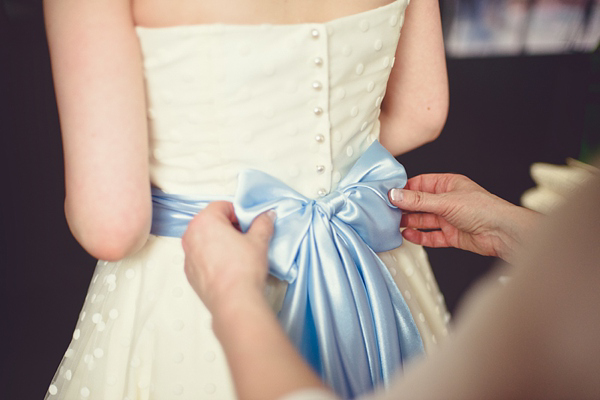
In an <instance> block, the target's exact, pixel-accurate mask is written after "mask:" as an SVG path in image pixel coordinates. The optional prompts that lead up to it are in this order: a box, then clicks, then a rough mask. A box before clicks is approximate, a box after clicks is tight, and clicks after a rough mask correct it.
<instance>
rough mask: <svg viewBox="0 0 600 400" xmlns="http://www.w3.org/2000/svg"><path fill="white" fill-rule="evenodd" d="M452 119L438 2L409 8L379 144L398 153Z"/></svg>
mask: <svg viewBox="0 0 600 400" xmlns="http://www.w3.org/2000/svg"><path fill="white" fill-rule="evenodd" d="M447 115H448V76H447V72H446V59H445V54H444V42H443V38H442V26H441V22H440V9H439V4H438V1H437V0H418V1H413V2H411V4H410V5H409V6H408V8H407V9H406V17H405V20H404V26H403V27H402V31H401V36H400V42H399V44H398V50H397V51H396V61H395V63H394V67H393V69H392V74H391V76H390V80H389V82H388V86H387V92H386V95H385V99H384V100H383V104H382V109H381V137H380V141H381V143H382V144H383V145H384V146H385V147H386V148H387V149H388V150H389V151H390V152H391V153H392V154H394V155H398V154H402V153H406V152H407V151H409V150H412V149H414V148H417V147H419V146H421V145H423V144H425V143H428V142H431V141H432V140H434V139H435V138H437V137H438V136H439V134H440V132H441V130H442V128H443V127H444V124H445V123H446V117H447Z"/></svg>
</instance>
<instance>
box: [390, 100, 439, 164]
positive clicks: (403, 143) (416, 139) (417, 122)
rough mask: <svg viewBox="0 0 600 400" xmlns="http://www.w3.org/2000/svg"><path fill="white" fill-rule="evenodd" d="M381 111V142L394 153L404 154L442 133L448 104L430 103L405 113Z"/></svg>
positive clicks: (431, 140)
mask: <svg viewBox="0 0 600 400" xmlns="http://www.w3.org/2000/svg"><path fill="white" fill-rule="evenodd" d="M386 111H388V110H382V113H381V117H380V120H381V138H380V140H381V143H382V144H383V145H384V146H385V147H386V148H387V149H388V150H389V151H390V152H391V153H392V154H394V155H396V156H397V155H400V154H404V153H406V152H408V151H410V150H413V149H415V148H417V147H420V146H422V145H424V144H427V143H430V142H433V141H434V140H435V139H437V138H438V137H439V136H440V134H441V133H442V129H443V128H444V125H445V124H446V118H447V117H448V105H447V103H445V104H431V105H427V106H423V107H419V108H416V107H415V108H413V109H412V110H410V111H409V112H406V113H395V112H386Z"/></svg>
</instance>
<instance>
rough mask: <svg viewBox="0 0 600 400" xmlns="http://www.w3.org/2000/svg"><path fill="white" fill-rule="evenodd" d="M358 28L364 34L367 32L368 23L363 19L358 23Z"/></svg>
mask: <svg viewBox="0 0 600 400" xmlns="http://www.w3.org/2000/svg"><path fill="white" fill-rule="evenodd" d="M358 27H359V28H360V30H361V31H363V32H366V31H368V30H369V21H367V20H366V19H363V20H362V21H360V23H359V24H358Z"/></svg>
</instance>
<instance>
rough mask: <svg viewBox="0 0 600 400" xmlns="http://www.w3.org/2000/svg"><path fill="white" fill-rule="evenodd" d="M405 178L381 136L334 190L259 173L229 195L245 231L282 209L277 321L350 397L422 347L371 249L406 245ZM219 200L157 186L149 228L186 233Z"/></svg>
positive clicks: (273, 262)
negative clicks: (307, 188) (281, 291)
mask: <svg viewBox="0 0 600 400" xmlns="http://www.w3.org/2000/svg"><path fill="white" fill-rule="evenodd" d="M405 184H406V172H405V171H404V168H403V167H402V165H400V164H399V163H398V162H397V161H396V160H395V159H394V157H392V156H391V155H390V154H389V153H388V152H387V150H385V149H384V148H383V146H381V145H380V144H379V143H378V142H374V143H373V144H372V145H371V146H370V147H369V148H368V149H367V151H366V152H365V153H364V154H363V155H362V156H361V157H360V158H359V159H358V160H357V162H356V163H355V165H354V166H353V167H352V169H351V170H350V171H349V173H348V174H347V175H346V176H345V177H344V178H343V179H342V180H341V182H340V184H339V186H338V188H337V189H336V190H334V191H332V192H331V193H330V194H328V195H326V196H324V197H322V198H319V199H316V200H313V199H309V198H307V197H305V196H303V195H301V194H299V193H298V192H296V191H294V190H293V189H291V188H290V187H289V186H287V185H285V184H284V183H282V182H281V181H279V180H277V179H276V178H273V177H272V176H270V175H268V174H265V173H263V172H260V171H256V170H246V171H243V172H241V173H240V175H239V178H238V188H237V191H236V194H235V196H234V198H233V203H234V208H235V212H236V215H237V217H238V220H239V222H240V226H241V228H242V230H243V231H246V230H247V229H248V227H249V226H250V224H251V222H252V221H253V220H254V218H256V217H257V216H258V215H259V214H261V213H263V212H265V211H268V210H274V211H275V212H276V214H277V220H276V221H275V234H274V236H273V238H272V239H271V244H270V248H269V271H270V273H271V274H273V275H274V276H276V277H277V278H279V279H281V280H284V281H287V282H288V283H289V286H288V289H287V292H286V295H285V299H284V302H283V306H282V309H281V311H280V313H279V320H280V321H281V324H282V325H283V327H284V329H285V330H286V332H287V333H288V335H289V336H290V338H291V340H292V341H293V342H294V344H295V345H296V346H297V348H298V349H299V351H300V352H301V353H302V355H303V356H304V357H305V359H306V360H307V361H308V362H309V363H310V364H311V365H312V366H313V368H314V369H315V370H316V371H317V372H318V373H319V374H320V375H321V377H322V378H323V380H324V381H325V382H326V383H327V384H329V385H330V386H331V387H333V388H334V390H335V391H336V392H337V393H338V395H340V396H342V397H344V398H353V397H355V396H358V395H361V394H364V393H366V392H368V391H370V390H372V389H373V387H374V386H377V385H386V386H387V384H388V383H389V382H390V381H391V378H392V377H393V375H394V373H395V372H397V371H398V369H399V368H401V366H402V364H403V363H404V362H406V361H407V360H409V359H411V358H412V357H414V356H417V355H419V354H422V353H423V343H422V341H421V337H420V335H419V332H418V330H417V327H416V324H415V322H414V320H413V318H412V316H411V314H410V311H409V309H408V306H407V305H406V302H405V301H404V298H403V297H402V294H401V293H400V291H399V290H398V288H397V286H396V284H395V282H394V280H393V279H392V276H391V275H390V273H389V271H388V270H387V268H386V266H385V265H384V264H383V262H382V261H381V260H380V259H379V257H378V256H377V254H375V253H376V252H382V251H387V250H391V249H394V248H396V247H398V246H400V245H401V244H402V236H401V235H400V234H399V231H398V227H399V225H400V219H401V212H400V210H398V209H397V208H396V207H394V206H393V205H392V204H391V203H390V202H389V200H388V198H387V192H388V191H389V190H390V189H391V188H394V187H403V186H404V185H405ZM216 199H217V198H206V197H203V198H202V199H198V198H195V199H194V198H192V197H191V196H173V195H168V194H165V193H162V192H160V191H158V190H154V192H153V202H154V210H153V211H154V213H153V224H152V233H153V234H156V235H161V236H175V237H181V236H182V235H183V232H185V229H186V226H187V223H188V222H189V221H190V220H191V219H192V218H193V216H194V214H195V213H196V212H198V211H199V210H200V209H201V208H204V206H205V205H206V204H208V202H210V201H213V200H216ZM220 199H223V198H220ZM225 200H227V199H225Z"/></svg>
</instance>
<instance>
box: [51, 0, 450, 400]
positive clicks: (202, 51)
mask: <svg viewBox="0 0 600 400" xmlns="http://www.w3.org/2000/svg"><path fill="white" fill-rule="evenodd" d="M407 5H408V4H407V2H406V0H400V1H396V2H393V3H391V4H389V5H387V6H384V7H380V8H377V9H374V10H370V11H367V12H364V13H360V14H356V15H352V16H348V17H344V18H339V19H336V20H333V21H330V22H327V23H323V24H318V23H315V24H311V23H308V24H295V25H247V26H245V25H219V24H215V25H194V26H178V27H169V28H141V27H140V28H137V33H138V37H139V39H140V43H141V46H142V52H143V57H144V72H145V78H146V91H147V104H148V121H149V127H150V128H149V139H150V149H151V152H150V160H149V161H150V169H151V180H152V183H153V185H155V186H157V187H159V188H160V189H162V190H163V191H165V192H169V193H176V194H200V195H232V194H233V193H234V191H235V187H236V177H237V175H238V173H239V172H240V171H241V170H243V169H247V168H254V169H259V170H262V171H264V172H267V173H269V174H271V175H273V176H275V177H277V178H279V179H281V180H282V181H284V182H286V183H287V184H288V185H289V186H291V187H292V188H294V189H295V190H297V191H299V192H300V193H302V194H304V195H305V196H307V197H311V198H316V197H318V196H324V195H326V194H327V193H329V192H330V191H331V190H332V189H334V188H335V187H336V186H337V184H338V182H339V181H340V179H341V178H342V177H343V176H344V175H345V174H346V173H347V172H348V170H349V169H350V167H351V166H352V165H353V164H354V162H355V161H356V160H357V159H358V158H359V157H360V155H361V154H362V153H363V152H364V151H365V150H366V149H367V147H368V146H369V145H370V144H371V143H372V142H373V141H375V140H377V139H378V136H379V118H378V117H379V114H380V106H381V102H382V99H383V97H384V95H385V89H386V84H387V80H388V78H389V75H390V71H391V68H392V66H393V64H394V54H395V50H396V46H397V43H398V38H399V35H400V29H401V27H402V23H403V19H404V10H405V8H406V6H407ZM381 258H382V260H383V261H384V262H385V263H386V265H387V266H388V268H389V272H390V274H391V275H392V276H393V277H394V279H395V281H396V282H397V284H398V287H399V288H400V290H401V292H402V294H403V295H404V297H405V299H406V302H407V304H408V306H409V307H410V309H411V312H412V314H413V317H414V319H415V322H416V323H417V326H418V328H419V330H420V332H421V334H422V337H423V340H424V343H425V346H426V350H427V351H432V349H433V348H435V346H436V344H438V343H440V342H441V341H442V340H443V339H444V337H445V335H447V328H446V326H447V320H448V315H447V312H446V309H445V306H444V301H443V297H442V296H441V294H440V293H439V290H438V288H437V284H436V282H435V280H434V278H433V275H432V274H431V269H430V267H429V264H428V261H427V257H426V255H425V252H424V251H423V249H422V248H421V247H419V246H415V245H411V244H410V243H405V244H404V245H403V246H402V247H401V248H399V249H396V250H393V251H390V252H387V253H383V254H381ZM183 261H184V254H183V250H182V248H181V241H180V240H179V239H175V238H164V237H156V236H151V237H150V238H149V240H148V242H147V243H146V245H145V247H144V248H143V249H142V250H141V251H139V252H138V253H137V254H135V255H133V256H131V257H128V258H126V259H124V260H121V261H119V262H105V261H100V262H99V263H98V265H97V267H96V272H95V274H94V276H93V278H92V282H91V284H90V288H89V293H88V295H87V297H86V299H85V303H84V305H83V309H82V311H81V314H80V317H79V319H78V321H77V326H76V328H75V330H74V332H73V338H72V341H71V343H70V345H69V347H68V349H67V350H66V352H65V355H64V358H63V360H62V362H61V364H60V366H59V369H58V371H57V373H56V375H55V377H54V379H53V381H52V383H51V385H50V387H49V388H48V392H47V394H46V398H47V399H49V400H54V399H69V400H70V399H95V400H97V399H119V400H134V399H135V400H146V399H195V400H198V399H219V400H221V399H225V400H226V399H234V398H235V392H234V388H233V384H232V382H231V378H230V375H229V370H228V368H227V364H226V360H225V357H224V354H223V351H222V349H221V347H220V345H219V343H218V341H217V340H216V338H215V336H214V334H213V332H212V329H211V315H210V313H209V312H208V311H207V309H206V308H205V307H204V305H203V304H202V302H201V301H200V300H199V299H198V297H197V296H196V295H195V293H194V292H193V290H192V289H191V287H190V286H189V284H188V283H187V280H186V278H185V274H184V271H183ZM284 293H285V286H284V284H283V283H281V282H276V280H275V279H274V278H271V280H270V283H269V284H268V286H267V293H266V294H267V297H268V298H269V300H270V302H271V303H272V304H273V308H274V309H275V310H277V309H278V307H279V306H280V304H281V302H282V299H283V295H284Z"/></svg>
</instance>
